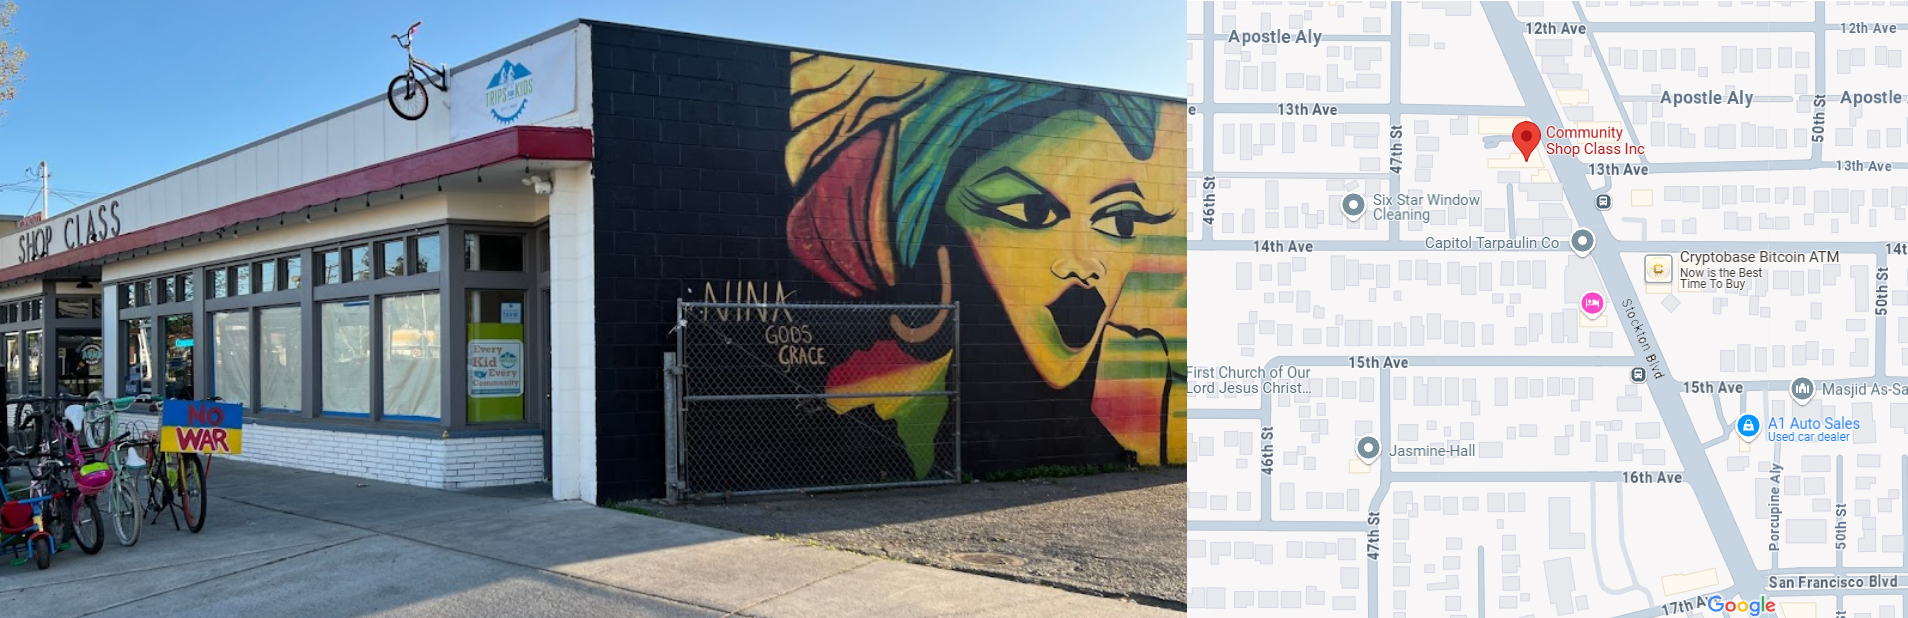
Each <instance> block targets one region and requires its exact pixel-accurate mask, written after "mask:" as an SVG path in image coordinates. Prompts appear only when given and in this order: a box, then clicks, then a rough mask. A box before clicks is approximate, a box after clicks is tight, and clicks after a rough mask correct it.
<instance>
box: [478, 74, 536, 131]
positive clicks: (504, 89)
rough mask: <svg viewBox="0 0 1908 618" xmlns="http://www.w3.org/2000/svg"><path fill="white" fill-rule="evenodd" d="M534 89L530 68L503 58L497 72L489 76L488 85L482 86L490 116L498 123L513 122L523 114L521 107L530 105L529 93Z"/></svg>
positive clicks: (534, 81)
mask: <svg viewBox="0 0 1908 618" xmlns="http://www.w3.org/2000/svg"><path fill="white" fill-rule="evenodd" d="M535 91H536V80H535V79H532V78H531V77H530V69H527V68H524V66H523V65H521V64H517V63H515V62H511V61H509V60H505V61H504V63H503V66H501V67H498V68H497V73H496V74H495V75H491V76H490V85H489V86H485V87H484V102H485V105H487V106H488V107H489V108H490V117H491V118H495V119H497V122H498V123H499V124H508V123H511V122H515V121H516V120H517V118H518V117H519V116H522V115H523V109H524V108H525V107H528V106H529V105H530V94H531V93H533V92H535Z"/></svg>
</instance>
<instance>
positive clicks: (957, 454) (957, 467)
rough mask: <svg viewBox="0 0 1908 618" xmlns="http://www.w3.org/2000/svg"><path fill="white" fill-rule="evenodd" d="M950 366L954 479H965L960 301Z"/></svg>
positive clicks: (956, 314) (949, 385) (957, 307)
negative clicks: (962, 456) (952, 404)
mask: <svg viewBox="0 0 1908 618" xmlns="http://www.w3.org/2000/svg"><path fill="white" fill-rule="evenodd" d="M949 366H950V367H952V368H953V369H952V371H951V373H953V374H954V375H953V376H951V377H952V379H950V380H948V388H947V390H950V391H954V394H952V395H948V397H950V398H952V399H953V400H954V480H956V481H965V480H967V468H965V467H963V466H962V463H961V451H962V450H963V444H962V442H961V303H960V302H959V301H956V302H955V303H954V359H953V362H951V363H949Z"/></svg>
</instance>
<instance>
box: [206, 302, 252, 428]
mask: <svg viewBox="0 0 1908 618" xmlns="http://www.w3.org/2000/svg"><path fill="white" fill-rule="evenodd" d="M251 318H252V314H251V312H249V311H245V310H239V311H221V312H219V313H214V314H212V395H213V396H216V397H218V398H219V399H220V400H223V401H226V402H230V403H236V404H241V405H245V406H247V407H250V404H251V402H252V324H251V321H252V319H251Z"/></svg>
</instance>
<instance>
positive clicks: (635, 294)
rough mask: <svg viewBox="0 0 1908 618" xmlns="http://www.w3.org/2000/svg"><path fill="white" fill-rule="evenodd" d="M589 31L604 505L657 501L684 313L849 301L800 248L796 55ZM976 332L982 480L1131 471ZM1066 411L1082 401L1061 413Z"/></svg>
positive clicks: (997, 319)
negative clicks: (787, 156) (754, 300)
mask: <svg viewBox="0 0 1908 618" xmlns="http://www.w3.org/2000/svg"><path fill="white" fill-rule="evenodd" d="M591 26H592V38H591V41H592V42H591V52H592V56H593V58H594V60H593V61H594V75H595V85H594V88H593V95H592V96H593V101H594V105H595V139H596V161H595V175H596V178H595V183H596V187H595V195H596V220H595V225H596V253H597V262H596V270H597V282H596V298H597V309H596V313H597V332H596V337H597V344H598V348H597V352H596V355H597V356H596V363H597V397H596V406H597V440H598V444H597V448H598V450H597V453H598V462H597V464H598V465H597V482H598V495H599V497H600V498H601V499H604V500H620V499H628V498H636V497H657V496H660V495H662V493H663V459H662V451H663V437H662V429H663V418H662V403H663V393H662V374H661V363H662V355H663V353H664V352H665V351H673V350H674V349H675V348H674V345H675V343H674V338H673V336H671V335H670V334H669V330H670V329H671V327H673V326H674V323H675V319H676V316H675V302H676V300H677V299H678V298H686V299H690V300H701V296H702V290H703V285H704V283H707V282H715V284H716V285H717V286H718V287H720V285H721V282H723V281H758V282H759V281H765V280H767V281H779V282H782V283H784V284H786V285H791V286H793V287H795V288H798V289H800V290H802V291H801V292H800V295H799V300H801V301H816V300H822V301H827V300H841V298H840V297H838V296H834V295H833V294H832V290H831V288H829V287H828V286H826V285H825V284H822V283H821V282H820V280H819V279H818V278H817V277H815V276H814V275H813V274H811V273H810V272H809V271H808V270H807V269H806V268H804V267H803V265H802V264H801V263H800V262H799V261H797V260H796V259H794V258H793V257H792V256H791V253H790V251H789V249H788V244H787V238H786V232H785V226H786V217H787V215H788V213H789V210H790V208H791V207H792V205H793V203H794V200H795V197H796V196H795V195H794V191H793V189H792V188H791V187H790V186H789V182H788V180H787V176H786V173H787V172H786V169H785V167H784V163H783V148H784V146H785V145H786V143H787V141H788V139H789V137H790V131H789V128H788V124H789V112H788V108H789V105H790V103H791V95H790V93H789V87H788V83H789V79H788V72H789V55H790V52H791V51H792V50H790V49H788V48H781V47H773V46H767V45H758V44H751V43H740V42H733V41H721V40H712V39H707V38H701V37H697V36H692V35H684V34H678V33H669V32H660V31H653V30H646V29H641V28H635V27H630V26H623V25H617V24H604V23H596V22H592V23H591ZM1032 122H1033V121H1032V120H1031V119H1030V120H1028V121H1027V122H1025V123H1022V124H1028V125H1030V124H1031V123H1032ZM1009 128H1010V129H1014V128H1015V127H1009ZM1018 129H1019V130H1024V129H1025V127H1018ZM982 145H991V144H982ZM956 259H957V262H959V261H962V260H963V258H956ZM964 259H965V261H967V262H968V263H967V264H964V265H962V264H957V268H966V269H968V270H969V272H970V273H972V268H973V264H972V263H971V259H972V258H971V256H969V257H965V258H964ZM916 285H923V286H925V285H926V284H916ZM956 286H957V297H978V296H980V295H984V294H987V293H989V292H988V290H987V289H986V288H985V284H984V283H982V282H980V281H978V276H977V274H975V275H972V276H957V282H956ZM937 290H938V287H936V288H932V289H927V288H924V289H921V290H919V291H920V292H921V293H920V294H918V295H914V296H918V297H919V298H918V299H917V300H916V301H914V302H934V300H935V299H934V294H935V292H936V291H937ZM899 295H900V296H904V297H905V296H909V295H910V293H909V292H908V290H905V289H903V290H900V291H899ZM890 298H892V296H890ZM962 326H963V329H964V330H963V337H964V341H965V345H963V347H962V355H963V359H964V365H963V372H964V373H963V374H962V382H963V391H964V392H965V393H967V395H966V397H965V408H964V410H963V414H964V419H965V422H964V423H963V425H962V427H963V431H964V432H965V442H966V446H965V451H964V453H965V458H966V464H967V465H966V467H967V470H968V471H970V472H985V471H989V470H995V469H1005V468H1017V467H1025V466H1032V465H1044V464H1084V463H1103V462H1113V461H1119V460H1121V459H1122V458H1123V457H1124V452H1123V450H1122V449H1121V448H1120V447H1119V445H1118V443H1117V442H1116V441H1114V440H1113V439H1112V437H1111V436H1110V435H1108V434H1107V433H1106V431H1105V430H1104V429H1103V428H1102V427H1101V426H1100V425H1099V423H1098V422H1097V421H1095V420H1094V417H1093V416H1092V415H1091V413H1090V412H1087V413H1085V414H1084V415H1082V413H1081V411H1082V410H1083V409H1084V408H1085V405H1084V404H1085V397H1087V396H1089V395H1090V392H1091V391H1090V390H1088V389H1080V388H1076V389H1070V390H1069V391H1068V392H1065V393H1058V394H1056V393H1053V392H1052V391H1046V390H1043V389H1044V388H1045V387H1044V385H1043V384H1035V383H1029V382H1028V380H1029V379H1030V378H1031V376H1029V375H1027V374H1025V373H1024V372H1022V373H1014V372H1011V371H1006V370H1002V369H1000V368H999V367H997V366H995V365H991V364H989V363H987V362H985V359H987V358H990V357H994V358H1001V357H1016V358H1019V359H1022V360H1024V358H1025V356H1024V352H1022V351H1021V350H1020V349H1019V346H1018V344H1016V343H1013V342H1012V341H1011V340H1009V339H1004V338H1001V337H998V336H995V337H988V336H985V331H984V330H983V329H991V331H992V332H999V331H1005V330H1010V326H1009V325H1008V324H1007V322H1006V319H1005V317H1004V314H1001V313H1000V312H999V311H998V310H997V309H996V310H994V311H991V312H989V311H970V312H969V313H968V315H966V316H964V319H963V323H962ZM1003 355H1004V356H1003ZM1006 381H1013V382H1015V383H1011V384H1010V383H1007V382H1006ZM1035 386H1037V387H1039V388H1031V387H1035ZM1013 387H1023V388H1013ZM1030 393H1031V394H1039V395H1040V397H1041V398H1029V397H1027V396H1025V395H1026V394H1030ZM1061 397H1065V398H1071V399H1072V400H1071V401H1061V400H1056V399H1055V398H1061ZM1062 408H1064V409H1065V410H1062Z"/></svg>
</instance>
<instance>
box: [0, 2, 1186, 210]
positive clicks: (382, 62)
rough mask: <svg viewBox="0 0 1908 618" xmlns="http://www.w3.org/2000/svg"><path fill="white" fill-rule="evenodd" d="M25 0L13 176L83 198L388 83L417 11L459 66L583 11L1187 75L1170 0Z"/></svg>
mask: <svg viewBox="0 0 1908 618" xmlns="http://www.w3.org/2000/svg"><path fill="white" fill-rule="evenodd" d="M16 1H17V2H18V3H19V4H20V12H19V14H18V15H16V16H15V18H14V27H15V30H16V32H15V33H14V35H13V36H12V37H11V40H12V41H14V43H15V44H16V45H19V46H20V47H22V48H24V49H26V50H27V53H28V54H29V55H28V58H27V62H26V69H25V71H24V74H23V79H22V80H21V81H20V82H19V92H18V95H17V98H15V99H14V100H13V101H11V102H9V103H6V104H4V105H0V110H4V111H5V115H4V116H0V185H9V184H13V183H15V182H18V181H23V180H28V178H29V177H28V176H27V175H26V170H27V169H28V168H32V167H35V166H36V165H37V163H38V162H39V161H40V160H42V159H44V160H46V161H47V162H48V164H49V165H50V166H52V169H53V188H54V190H56V191H71V192H76V193H73V194H72V197H73V198H74V200H75V201H77V202H80V203H84V202H85V201H86V199H87V198H88V197H90V196H96V195H98V194H100V193H110V192H114V191H118V190H120V189H124V188H126V187H128V186H131V185H133V184H135V183H138V182H141V181H144V180H147V179H149V178H153V177H155V176H159V175H161V174H164V173H166V172H169V171H172V170H174V169H177V168H180V167H183V166H185V165H188V164H191V163H193V162H195V161H198V160H200V159H204V158H206V157H209V156H212V155H215V154H218V153H221V152H224V151H226V150H229V149H231V148H234V147H237V146H240V145H243V144H245V143H248V142H251V141H252V140H255V139H258V138H260V137H264V136H266V135H270V134H272V133H275V132H278V131H280V130H283V129H286V128H290V127H292V126H294V125H297V124H299V123H301V122H304V121H306V120H310V119H312V118H316V117H318V116H321V115H324V114H326V113H329V112H332V111H334V110H337V109H340V108H342V107H345V106H347V105H351V104H354V103H357V102H359V101H362V100H364V99H367V98H370V97H371V96H373V95H376V94H378V93H379V92H380V91H381V90H382V89H383V86H384V84H385V83H386V82H388V81H389V80H390V78H391V76H392V75H396V74H397V72H398V70H399V69H401V68H403V67H402V65H403V55H402V52H401V51H399V49H398V47H397V46H396V45H395V44H393V43H392V42H391V40H390V38H389V35H390V34H391V33H393V32H397V31H399V30H401V29H403V28H404V27H405V26H408V25H410V23H411V22H413V21H416V20H420V19H421V20H424V27H423V29H422V30H421V32H420V34H419V35H418V42H417V51H418V55H419V56H420V57H423V58H425V59H427V60H429V61H431V62H433V63H445V64H451V65H456V64H459V63H462V62H465V61H467V60H470V59H473V58H475V57H477V56H479V55H482V54H484V53H488V52H490V51H493V50H496V49H498V48H501V47H503V46H505V45H508V44H510V43H513V42H516V41H518V40H521V39H524V38H526V37H529V36H531V35H534V34H536V33H538V32H542V31H543V30H546V29H548V28H551V27H553V26H556V25H558V24H560V23H563V22H565V21H568V20H570V19H574V18H578V17H583V18H590V19H600V20H604V21H614V22H624V23H633V24H640V25H645V26H651V27H657V28H666V29H671V30H682V31H686V32H696V33H701V34H709V35H715V36H723V37H731V38H738V39H745V40H753V41H764V42H770V43H781V44H787V45H794V46H798V47H808V48H815V49H821V50H827V51H838V52H843V53H852V54H858V55H865V56H874V57H881V58H895V59H901V60H908V61H913V62H920V63H925V64H932V65H941V66H951V67H958V68H965V69H974V70H981V71H991V72H996V73H1006V74H1011V75H1025V76H1034V77H1040V78H1044V79H1051V80H1056V81H1063V82H1073V83H1081V84H1089V85H1095V86H1104V87H1110V88H1120V89H1125V90H1135V91H1141V92H1150V93H1158V94H1166V95H1172V96H1184V94H1185V82H1186V80H1185V66H1186V65H1185V58H1184V55H1185V53H1184V49H1185V47H1184V43H1183V42H1182V41H1184V36H1185V35H1184V34H1183V33H1184V32H1185V24H1184V22H1185V10H1184V9H1183V8H1182V7H1181V6H1180V5H1179V4H1178V3H1177V2H1167V1H1163V0H961V1H959V2H894V1H889V2H876V1H850V0H828V1H806V2H804V1H799V0H722V1H715V2H681V1H673V0H672V1H647V0H645V1H618V2H610V1H581V0H579V1H569V0H509V1H493V0H469V1H458V2H449V1H432V2H388V1H386V2H362V1H355V0H350V1H346V0H338V1H332V2H269V1H267V2H261V1H258V0H251V1H246V2H223V1H222V2H169V3H160V2H131V1H101V2H68V1H55V0H16ZM29 184H30V185H31V188H32V189H33V191H26V190H22V189H27V188H29V187H28V185H29ZM37 189H38V183H37V182H32V183H26V184H22V185H21V186H19V187H16V188H9V189H6V190H0V214H19V213H24V212H27V211H28V208H29V207H31V208H32V210H33V211H36V212H37V211H38V210H39V207H38V206H37V205H34V204H35V202H36V200H37V198H38V192H37ZM82 191H84V192H91V193H83V194H82V193H77V192H82ZM52 203H53V211H54V212H59V211H61V210H65V209H68V208H72V207H73V204H72V203H69V202H67V201H66V200H65V199H63V198H61V197H58V196H56V197H54V198H53V200H52Z"/></svg>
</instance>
